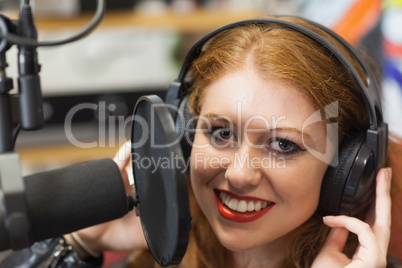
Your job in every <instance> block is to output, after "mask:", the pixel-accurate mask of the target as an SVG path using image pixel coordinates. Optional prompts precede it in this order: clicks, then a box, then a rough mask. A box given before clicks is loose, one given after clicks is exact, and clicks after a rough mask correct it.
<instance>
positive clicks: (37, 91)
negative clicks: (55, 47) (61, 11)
mask: <svg viewBox="0 0 402 268" xmlns="http://www.w3.org/2000/svg"><path fill="white" fill-rule="evenodd" d="M18 26H19V27H18V28H19V32H20V35H21V36H23V37H28V38H32V39H34V40H37V38H38V34H37V31H36V26H35V23H34V19H33V15H32V10H31V7H30V6H29V5H28V4H23V5H22V6H21V10H20V20H19V25H18ZM18 49H19V50H18V72H19V78H18V87H19V94H20V113H21V127H22V129H25V130H36V129H40V128H42V127H43V125H44V116H43V101H42V93H41V85H40V78H39V72H40V65H39V63H38V54H37V52H36V48H35V47H29V46H26V45H19V46H18Z"/></svg>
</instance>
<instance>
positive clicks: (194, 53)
mask: <svg viewBox="0 0 402 268" xmlns="http://www.w3.org/2000/svg"><path fill="white" fill-rule="evenodd" d="M300 19H301V18H300ZM302 20H304V21H306V22H307V23H309V24H311V25H314V26H315V27H317V28H319V29H322V30H323V31H325V32H326V33H328V34H329V35H331V36H332V37H333V38H334V39H336V40H337V41H339V42H340V43H341V44H342V45H343V46H344V47H345V48H346V49H347V50H348V51H349V52H350V53H351V54H352V55H353V56H354V57H355V58H356V60H357V61H358V63H359V64H360V65H361V67H362V69H363V71H364V73H365V75H366V78H367V85H368V86H367V87H366V86H365V85H364V83H363V82H362V81H361V79H360V77H359V75H358V74H357V72H356V70H355V68H354V67H353V66H352V64H351V63H350V62H349V61H348V60H347V59H346V57H345V56H344V55H343V54H342V53H341V52H340V51H339V50H338V49H337V48H336V47H335V46H334V45H333V44H332V43H331V42H329V41H328V40H326V39H325V38H324V37H322V36H321V35H319V34H317V33H316V32H314V31H312V30H310V29H308V28H306V27H303V26H301V25H298V24H295V23H291V22H287V21H283V20H279V19H251V20H243V21H238V22H235V23H231V24H228V25H225V26H223V27H220V28H218V29H216V30H215V31H212V32H210V33H209V34H207V35H206V36H204V37H203V38H202V39H200V40H199V41H198V42H197V43H196V44H195V45H194V46H193V47H192V48H191V49H190V51H189V53H188V54H187V56H186V58H185V60H184V63H183V65H182V68H181V70H180V73H179V76H178V78H177V79H176V80H175V82H174V83H173V84H176V86H177V88H176V89H172V88H171V89H169V94H168V96H167V99H166V100H167V102H170V100H172V99H176V98H180V96H183V95H184V94H185V93H184V92H180V90H183V89H182V88H181V83H182V81H184V79H185V76H186V74H187V72H188V71H189V69H190V67H191V64H192V62H193V61H194V60H195V59H197V58H198V57H199V56H200V55H201V53H202V48H203V46H204V45H205V44H206V43H207V42H208V41H209V40H210V39H211V38H213V37H214V36H215V35H217V34H218V33H220V32H223V31H225V30H228V29H232V28H235V27H238V26H242V25H250V24H276V25H280V26H283V27H285V28H288V29H292V30H295V31H297V32H299V33H302V34H304V35H305V36H307V37H309V38H310V39H312V40H314V41H316V42H317V43H319V44H321V45H323V46H324V47H325V48H326V49H327V50H328V51H330V52H331V53H332V54H333V55H334V56H335V57H336V58H337V59H338V60H339V61H340V62H341V63H342V65H343V66H344V67H345V68H346V70H347V71H348V73H349V74H350V75H351V77H352V78H353V80H354V82H355V83H356V85H357V86H358V88H359V90H360V92H361V94H362V96H363V99H364V102H365V104H366V107H367V110H368V115H369V123H370V126H369V129H371V130H376V129H377V128H378V126H379V125H380V124H379V123H380V122H382V120H383V116H382V109H381V98H380V95H379V91H378V89H377V88H376V85H375V81H372V80H373V79H371V77H372V75H371V72H370V70H369V68H368V66H367V64H365V62H364V61H363V59H362V58H361V57H360V56H359V54H358V53H357V52H356V51H355V49H354V48H353V47H352V46H351V45H350V44H349V43H347V42H346V41H345V40H344V39H343V38H342V37H340V36H339V35H338V34H336V33H335V32H333V31H331V30H330V29H328V28H326V27H323V26H321V25H320V24H318V23H315V22H311V21H308V20H305V19H302Z"/></svg>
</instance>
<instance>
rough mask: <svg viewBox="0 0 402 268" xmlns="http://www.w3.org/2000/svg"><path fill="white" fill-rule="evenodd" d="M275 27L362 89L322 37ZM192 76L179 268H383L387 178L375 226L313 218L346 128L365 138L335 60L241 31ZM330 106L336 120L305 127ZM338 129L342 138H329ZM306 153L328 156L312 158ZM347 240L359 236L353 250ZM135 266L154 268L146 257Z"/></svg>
mask: <svg viewBox="0 0 402 268" xmlns="http://www.w3.org/2000/svg"><path fill="white" fill-rule="evenodd" d="M281 19H282V20H288V21H292V22H295V23H298V24H300V25H303V26H305V27H307V28H309V29H312V30H313V31H316V32H318V33H319V34H320V35H321V36H323V37H325V38H326V39H327V40H330V41H331V42H332V43H333V44H334V45H335V46H337V47H338V48H339V49H340V50H341V51H342V52H343V54H344V55H345V56H346V57H347V58H348V59H349V61H350V62H352V63H353V65H354V66H355V68H356V70H358V72H359V74H360V75H361V77H362V80H363V81H364V79H363V78H364V74H363V71H362V69H361V67H360V66H359V64H357V63H356V60H355V59H354V58H353V57H352V56H351V55H349V53H348V52H347V51H346V50H345V49H344V48H343V46H341V45H340V44H338V43H337V42H336V41H334V40H333V39H332V38H331V37H330V36H328V35H327V34H326V33H324V32H323V31H321V30H319V29H317V28H315V27H314V26H311V25H309V24H308V23H305V22H304V21H301V20H299V19H295V18H281ZM190 73H191V76H192V79H193V85H192V87H191V89H190V90H191V95H190V100H189V108H190V110H191V113H192V115H193V116H194V117H195V118H198V120H197V132H196V134H195V138H194V144H193V148H192V152H191V156H192V157H191V168H190V184H191V187H190V188H191V189H190V196H191V201H192V202H191V206H192V207H191V211H192V215H193V221H192V230H191V236H190V242H189V247H188V249H187V253H186V255H185V257H184V259H183V262H182V263H181V264H180V265H179V267H311V266H313V267H323V266H324V265H327V266H329V267H344V266H346V265H349V266H348V267H385V265H386V252H387V245H388V241H389V225H390V216H389V210H390V200H389V187H390V186H389V185H390V177H391V176H390V170H382V171H381V172H380V173H379V174H378V179H377V183H378V185H377V200H376V205H375V207H373V210H374V211H375V214H376V216H375V221H373V222H371V225H370V227H369V226H368V225H367V224H366V223H364V222H363V221H360V220H358V219H356V218H352V217H346V216H336V217H324V219H322V218H321V217H318V216H317V215H316V213H315V211H316V209H317V206H318V200H319V194H320V186H321V182H322V179H323V176H324V174H325V172H326V170H327V168H328V164H329V161H328V159H331V157H332V155H333V154H334V152H335V148H336V146H338V144H340V143H341V142H342V140H343V139H344V138H345V135H346V134H347V133H349V132H350V130H351V129H352V128H354V129H366V128H367V127H368V115H367V112H365V111H366V110H367V109H366V108H365V107H364V105H365V104H364V103H363V100H362V97H361V95H360V92H359V90H358V89H357V88H356V85H355V83H354V82H353V81H351V78H350V77H349V76H348V75H347V74H346V71H345V69H344V67H343V66H342V65H341V64H339V63H338V62H337V61H336V59H334V58H333V57H331V55H330V54H329V53H328V52H327V51H326V50H325V49H323V48H322V47H320V46H319V45H317V43H316V42H315V41H312V40H311V39H309V38H307V37H305V36H303V35H302V34H300V33H298V32H295V31H293V30H289V29H286V28H284V27H281V26H278V25H273V24H272V25H271V24H261V25H244V26H241V27H236V28H233V29H230V30H226V31H224V32H222V33H220V34H218V35H217V36H216V37H215V38H213V40H211V41H210V42H209V44H208V45H207V46H206V48H205V50H204V51H203V53H202V54H201V56H200V57H199V58H198V59H196V60H195V61H194V62H193V64H192V66H191V69H190ZM333 103H336V105H338V107H339V108H338V109H337V111H338V113H339V114H338V116H336V117H332V116H331V117H330V118H329V120H328V122H324V121H319V122H317V123H314V124H311V125H308V127H305V125H304V123H305V122H306V121H307V120H308V119H309V118H311V116H312V115H313V114H315V112H316V111H320V112H321V113H322V114H324V113H325V107H327V106H328V105H330V104H333ZM333 120H335V122H336V123H337V125H336V126H337V127H338V129H339V132H338V133H329V132H331V130H329V131H328V129H327V128H326V126H327V125H328V124H327V123H331V122H332V123H333V122H334V121H333ZM334 134H335V135H336V136H334ZM328 135H330V137H331V139H330V141H331V142H330V143H329V144H327V139H326V137H327V136H328ZM331 135H332V136H331ZM336 137H338V139H336ZM308 149H309V150H308ZM312 151H315V152H320V153H321V154H322V155H324V153H325V152H327V153H328V152H330V153H329V156H330V157H328V158H327V159H319V158H317V157H315V156H314V154H313V153H311V152H312ZM123 166H124V165H123ZM247 211H248V212H250V213H245V212H247ZM118 222H120V223H121V221H118ZM116 224H117V223H116ZM109 228H110V226H109ZM130 228H131V226H130ZM110 229H111V230H114V229H113V228H110ZM349 232H351V233H354V234H356V235H357V238H358V246H357V249H356V246H355V244H354V242H353V240H354V239H353V237H351V239H349V240H348V234H349ZM107 233H108V232H107ZM80 235H81V236H83V237H86V235H87V234H85V232H80ZM114 236H115V234H113V237H114ZM107 237H110V234H108V235H107ZM115 241H125V242H128V239H125V240H123V239H122V240H118V239H116V240H115ZM134 241H136V242H138V239H137V240H136V239H134V235H133V240H132V241H131V243H134ZM142 242H143V240H142ZM98 245H99V244H98ZM131 246H132V247H131V248H134V247H135V246H138V244H137V245H131ZM119 247H120V246H119ZM94 248H95V247H94ZM112 248H115V247H112ZM128 248H130V246H128V247H126V248H125V249H128ZM343 249H344V251H345V253H346V255H344V254H343V253H342V251H343ZM131 262H132V265H133V267H146V266H144V263H152V264H150V266H149V267H154V266H153V265H154V264H153V261H152V257H151V256H150V255H149V253H148V252H147V251H146V250H145V251H143V252H138V251H137V252H136V253H135V254H134V255H133V256H132V257H131Z"/></svg>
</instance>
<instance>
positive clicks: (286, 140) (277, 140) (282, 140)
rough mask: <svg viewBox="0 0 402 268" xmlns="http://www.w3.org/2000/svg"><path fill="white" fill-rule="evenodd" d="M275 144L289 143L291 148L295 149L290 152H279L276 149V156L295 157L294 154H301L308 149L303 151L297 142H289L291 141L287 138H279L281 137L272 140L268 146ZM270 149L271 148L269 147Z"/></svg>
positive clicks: (274, 150)
mask: <svg viewBox="0 0 402 268" xmlns="http://www.w3.org/2000/svg"><path fill="white" fill-rule="evenodd" d="M273 142H287V143H289V145H290V146H291V148H293V149H291V150H290V151H279V150H276V149H273V152H274V154H276V155H277V154H279V155H282V156H290V155H294V154H297V153H299V152H304V151H306V149H302V148H301V147H300V146H299V145H297V144H296V143H295V142H293V141H291V140H289V139H287V138H279V137H275V138H271V139H270V140H269V142H268V144H269V145H271V144H272V143H273ZM268 147H269V146H268Z"/></svg>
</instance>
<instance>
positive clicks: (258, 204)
mask: <svg viewBox="0 0 402 268" xmlns="http://www.w3.org/2000/svg"><path fill="white" fill-rule="evenodd" d="M219 197H220V199H221V202H222V203H223V204H224V205H225V206H226V207H228V208H230V209H231V210H234V211H237V212H256V211H260V210H261V209H264V208H266V207H267V206H270V205H272V204H273V203H272V202H269V201H261V200H242V199H237V198H234V197H233V196H230V195H229V194H226V193H224V192H220V193H219Z"/></svg>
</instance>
